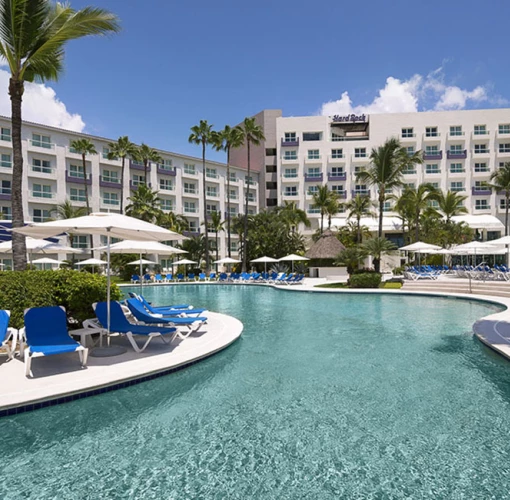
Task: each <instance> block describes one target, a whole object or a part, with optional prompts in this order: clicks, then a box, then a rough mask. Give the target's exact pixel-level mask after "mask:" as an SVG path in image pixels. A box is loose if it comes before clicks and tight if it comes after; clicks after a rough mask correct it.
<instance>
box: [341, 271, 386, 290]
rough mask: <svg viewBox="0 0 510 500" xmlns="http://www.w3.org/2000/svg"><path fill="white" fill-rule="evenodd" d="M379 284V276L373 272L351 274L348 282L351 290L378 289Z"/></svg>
mask: <svg viewBox="0 0 510 500" xmlns="http://www.w3.org/2000/svg"><path fill="white" fill-rule="evenodd" d="M380 284H381V275H380V274H379V273H374V272H371V273H360V274H353V275H351V277H350V280H349V286H350V287H351V288H379V285H380Z"/></svg>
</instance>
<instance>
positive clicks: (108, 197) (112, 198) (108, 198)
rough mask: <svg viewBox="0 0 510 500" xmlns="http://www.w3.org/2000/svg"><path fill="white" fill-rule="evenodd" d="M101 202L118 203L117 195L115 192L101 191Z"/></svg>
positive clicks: (106, 203)
mask: <svg viewBox="0 0 510 500" xmlns="http://www.w3.org/2000/svg"><path fill="white" fill-rule="evenodd" d="M103 203H104V204H105V205H119V204H120V201H119V195H118V194H117V193H103Z"/></svg>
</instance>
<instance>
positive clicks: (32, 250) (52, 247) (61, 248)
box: [0, 237, 82, 263]
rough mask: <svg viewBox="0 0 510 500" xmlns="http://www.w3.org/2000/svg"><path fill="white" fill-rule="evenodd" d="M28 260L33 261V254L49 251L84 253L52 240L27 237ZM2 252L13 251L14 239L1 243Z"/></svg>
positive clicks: (0, 250)
mask: <svg viewBox="0 0 510 500" xmlns="http://www.w3.org/2000/svg"><path fill="white" fill-rule="evenodd" d="M25 241H26V246H27V254H28V260H29V261H30V263H32V254H48V253H82V250H81V249H78V248H72V247H68V246H66V245H61V244H60V243H53V242H52V241H48V240H43V239H39V238H30V237H27V238H26V240H25ZM0 253H12V240H9V241H3V242H2V243H0Z"/></svg>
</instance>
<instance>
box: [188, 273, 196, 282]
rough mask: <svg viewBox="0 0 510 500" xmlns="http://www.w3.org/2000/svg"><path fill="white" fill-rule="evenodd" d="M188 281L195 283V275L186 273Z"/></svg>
mask: <svg viewBox="0 0 510 500" xmlns="http://www.w3.org/2000/svg"><path fill="white" fill-rule="evenodd" d="M188 281H195V273H188Z"/></svg>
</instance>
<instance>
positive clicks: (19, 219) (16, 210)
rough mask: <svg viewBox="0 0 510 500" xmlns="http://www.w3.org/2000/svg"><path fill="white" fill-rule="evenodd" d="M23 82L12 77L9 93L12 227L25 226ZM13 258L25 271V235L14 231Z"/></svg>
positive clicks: (19, 269)
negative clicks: (22, 126) (22, 139)
mask: <svg viewBox="0 0 510 500" xmlns="http://www.w3.org/2000/svg"><path fill="white" fill-rule="evenodd" d="M23 91H24V87H23V82H22V81H18V80H14V79H12V78H11V79H10V80H9V95H10V96H11V123H12V159H13V169H12V190H11V192H12V227H23V225H24V223H25V218H24V216H23V191H22V181H23V155H22V152H21V151H22V150H21V101H22V98H23ZM12 258H13V265H14V270H15V271H23V270H24V269H26V267H27V247H26V243H25V237H24V236H23V235H21V234H18V233H12Z"/></svg>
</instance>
